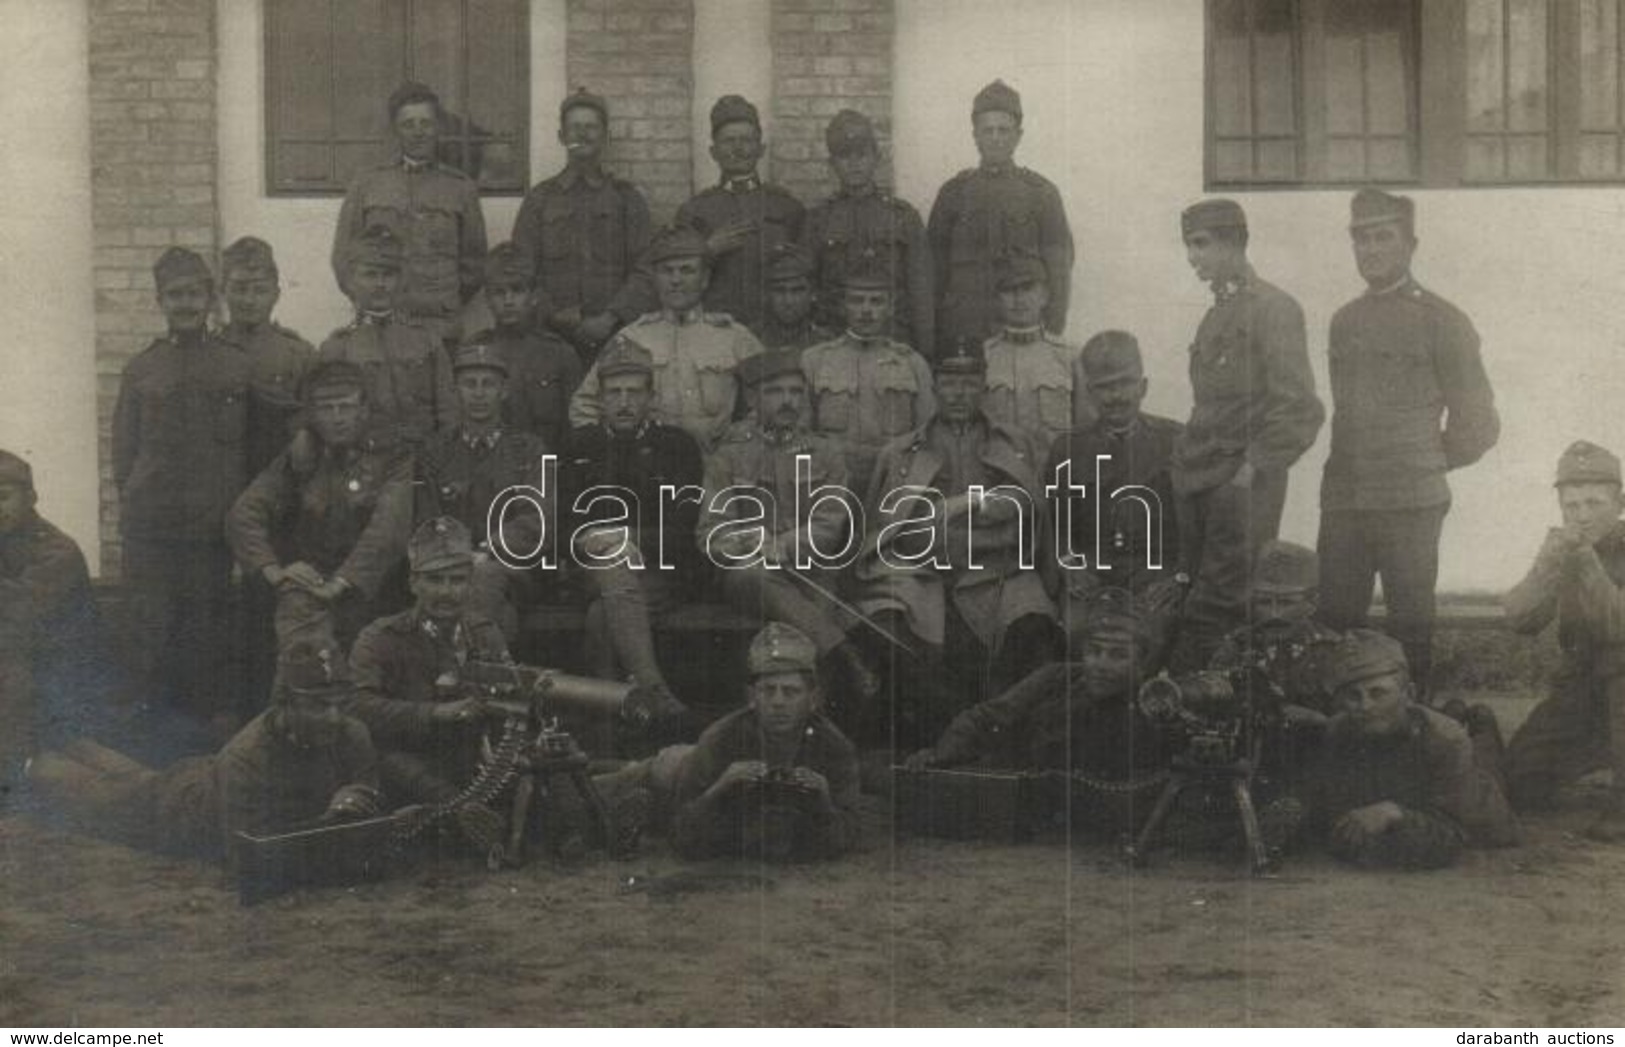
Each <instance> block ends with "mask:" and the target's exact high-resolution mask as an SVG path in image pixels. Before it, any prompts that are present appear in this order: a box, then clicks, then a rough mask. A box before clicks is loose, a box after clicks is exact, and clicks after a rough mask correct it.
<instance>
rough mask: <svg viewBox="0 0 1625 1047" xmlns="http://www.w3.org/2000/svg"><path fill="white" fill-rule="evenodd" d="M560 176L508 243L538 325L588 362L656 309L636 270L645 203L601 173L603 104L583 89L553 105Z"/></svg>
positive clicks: (524, 214) (532, 202) (543, 185)
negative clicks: (531, 290) (522, 262)
mask: <svg viewBox="0 0 1625 1047" xmlns="http://www.w3.org/2000/svg"><path fill="white" fill-rule="evenodd" d="M559 142H560V143H561V144H562V145H563V146H564V148H565V149H566V150H567V151H568V152H569V154H570V156H569V160H568V161H567V162H566V164H565V167H564V170H562V171H560V172H559V173H558V174H556V175H554V176H553V177H552V178H549V179H547V180H546V181H544V182H538V183H537V184H536V186H535V188H533V189H531V191H530V192H529V194H527V195H526V196H525V202H524V204H522V205H521V206H520V208H519V217H518V218H516V219H515V220H514V223H513V242H514V243H515V244H516V245H518V247H519V249H520V250H521V251H523V252H524V254H525V257H526V259H527V260H528V262H529V265H530V269H531V273H532V274H533V276H534V284H535V286H536V287H537V288H538V289H539V290H538V294H537V303H536V313H537V317H538V320H539V322H540V324H541V325H542V326H544V327H545V328H547V329H549V330H551V331H553V332H555V333H557V334H558V335H560V336H561V337H564V338H567V339H569V340H570V342H572V343H573V344H574V345H575V347H576V348H577V349H578V350H579V351H580V353H581V356H582V358H583V359H585V360H588V361H590V360H592V358H593V357H594V356H595V355H597V353H598V349H599V347H600V346H602V345H603V344H604V342H605V341H607V340H608V339H609V336H610V335H612V334H614V333H615V332H616V331H617V330H619V329H620V328H622V327H625V326H626V325H627V324H629V323H631V322H632V321H633V320H636V319H637V318H638V317H640V316H642V315H643V314H644V313H647V312H649V311H650V310H652V309H654V308H655V304H656V303H655V293H654V287H653V286H652V285H651V284H650V282H649V277H648V274H647V273H643V272H640V271H639V269H638V265H639V263H640V261H641V259H642V257H643V252H644V251H645V250H646V249H647V248H648V246H649V205H648V204H647V203H645V202H644V199H643V194H642V193H640V192H638V189H637V187H636V186H635V185H633V184H632V183H631V182H628V181H624V180H623V179H620V178H617V177H615V175H613V174H611V173H610V172H608V171H606V170H604V166H603V158H604V148H605V146H606V145H607V144H608V142H609V103H607V102H606V101H604V99H603V98H602V97H601V96H599V95H596V94H593V93H592V92H590V91H588V90H587V89H586V88H585V87H581V88H577V89H576V93H575V94H573V95H570V96H568V97H567V98H565V99H564V101H563V102H562V103H560V105H559Z"/></svg>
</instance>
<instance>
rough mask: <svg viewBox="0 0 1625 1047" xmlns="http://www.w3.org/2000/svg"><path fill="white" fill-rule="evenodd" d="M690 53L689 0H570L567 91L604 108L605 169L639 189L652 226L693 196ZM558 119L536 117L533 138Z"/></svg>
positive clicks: (691, 22) (691, 8)
mask: <svg viewBox="0 0 1625 1047" xmlns="http://www.w3.org/2000/svg"><path fill="white" fill-rule="evenodd" d="M693 47H694V4H693V0H569V10H568V31H567V36H566V40H565V67H566V70H567V74H568V77H569V79H568V83H567V85H566V88H567V91H568V92H569V93H574V92H575V89H576V88H577V87H581V86H585V87H587V88H588V89H589V90H592V91H595V92H597V93H598V94H601V95H603V96H604V98H605V99H606V100H607V101H608V102H609V117H610V119H609V133H610V146H609V151H608V154H607V157H606V161H607V166H608V167H609V168H610V169H611V170H613V171H614V172H615V173H616V174H617V175H619V176H620V177H622V178H626V179H629V180H630V181H632V182H635V183H637V186H638V188H640V189H642V190H643V192H644V195H645V196H646V197H647V198H648V200H649V209H650V210H651V211H652V212H653V213H654V220H655V222H656V223H663V222H667V221H669V220H670V219H671V216H672V214H673V213H675V212H676V210H677V208H678V206H679V205H681V204H682V203H683V201H685V200H687V199H688V198H689V196H690V195H691V193H692V192H693V180H692V178H691V172H692V170H693V144H692V141H691V138H690V135H689V112H690V110H691V108H692V106H693V94H694V78H693V75H692V74H691V72H690V65H691V62H692V51H693ZM555 116H556V114H552V113H538V114H537V115H536V128H537V130H536V133H538V134H549V133H551V132H552V130H553V129H555V128H556V127H557V124H556V122H555ZM547 173H550V172H539V174H541V175H542V176H543V177H545V176H546V174H547Z"/></svg>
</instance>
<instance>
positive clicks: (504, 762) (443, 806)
mask: <svg viewBox="0 0 1625 1047" xmlns="http://www.w3.org/2000/svg"><path fill="white" fill-rule="evenodd" d="M527 726H528V724H527V723H526V721H525V718H524V717H522V716H510V717H507V718H506V719H504V720H503V721H502V737H501V738H500V739H498V740H497V744H496V745H495V747H493V748H492V750H491V759H490V760H487V761H486V762H485V763H484V764H483V765H482V766H481V767H480V769H479V773H478V774H476V775H474V778H473V780H472V781H470V782H469V783H468V784H467V785H465V786H463V789H462V791H461V792H459V793H458V794H457V795H456V796H453V797H452V798H451V799H449V800H447V801H445V802H444V803H437V804H434V805H432V806H430V807H428V808H426V809H425V810H424V811H422V812H421V813H420V814H418V815H417V816H416V817H414V818H410V819H407V820H406V821H405V822H404V823H403V824H402V825H401V827H400V828H399V829H397V830H396V831H395V832H394V833H393V834H392V835H391V836H390V840H389V842H390V846H391V847H393V848H395V849H396V850H399V849H401V848H403V847H405V846H406V845H407V844H409V843H411V842H412V841H413V840H414V839H416V838H417V837H418V836H420V835H422V834H423V832H424V830H426V829H428V828H429V826H431V825H433V824H434V823H435V822H438V821H440V820H441V819H443V818H446V817H449V816H450V815H452V814H454V813H456V811H457V809H458V808H460V807H463V806H466V805H467V804H471V803H478V804H489V803H490V802H491V801H492V800H494V799H496V797H497V794H498V793H500V792H502V790H503V789H506V788H507V787H508V783H509V782H511V781H513V780H514V778H515V777H516V776H517V775H518V774H519V761H520V757H521V756H522V755H523V754H524V750H525V744H526V742H527V741H528V739H527V737H526V734H527V732H526V727H527Z"/></svg>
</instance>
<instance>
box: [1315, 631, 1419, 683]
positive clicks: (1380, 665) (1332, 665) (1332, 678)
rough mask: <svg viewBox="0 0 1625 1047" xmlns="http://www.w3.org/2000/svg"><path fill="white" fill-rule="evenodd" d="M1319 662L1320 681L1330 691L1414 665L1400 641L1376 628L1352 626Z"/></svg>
mask: <svg viewBox="0 0 1625 1047" xmlns="http://www.w3.org/2000/svg"><path fill="white" fill-rule="evenodd" d="M1319 664H1320V682H1321V685H1322V686H1323V687H1325V688H1326V690H1327V691H1335V690H1337V689H1338V688H1339V687H1342V686H1343V685H1345V684H1351V683H1359V682H1360V681H1361V680H1369V679H1371V678H1372V677H1374V676H1385V675H1387V674H1388V673H1396V672H1397V673H1408V672H1409V669H1410V667H1409V666H1408V665H1407V664H1406V662H1405V648H1403V647H1401V646H1400V643H1399V641H1398V640H1396V639H1394V638H1393V637H1392V636H1389V635H1388V634H1387V633H1380V632H1377V631H1376V630H1375V629H1350V630H1349V631H1348V632H1346V633H1344V634H1343V635H1342V637H1340V638H1339V639H1338V640H1337V642H1336V643H1334V644H1332V645H1331V646H1330V648H1329V649H1328V650H1327V651H1326V653H1325V654H1324V655H1323V656H1322V659H1321V661H1320V663H1319Z"/></svg>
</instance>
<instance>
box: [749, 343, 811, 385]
mask: <svg viewBox="0 0 1625 1047" xmlns="http://www.w3.org/2000/svg"><path fill="white" fill-rule="evenodd" d="M801 373H802V370H801V350H800V349H768V350H765V351H763V352H760V353H756V354H755V355H753V356H747V357H745V358H744V359H743V360H741V361H739V362H738V363H737V364H735V365H734V374H736V375H738V376H739V381H740V384H742V385H743V386H744V387H745V388H747V389H753V388H755V387H756V386H758V385H761V384H762V383H763V382H765V381H767V380H768V379H769V378H777V377H779V376H780V375H786V374H801Z"/></svg>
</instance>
